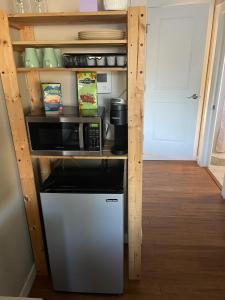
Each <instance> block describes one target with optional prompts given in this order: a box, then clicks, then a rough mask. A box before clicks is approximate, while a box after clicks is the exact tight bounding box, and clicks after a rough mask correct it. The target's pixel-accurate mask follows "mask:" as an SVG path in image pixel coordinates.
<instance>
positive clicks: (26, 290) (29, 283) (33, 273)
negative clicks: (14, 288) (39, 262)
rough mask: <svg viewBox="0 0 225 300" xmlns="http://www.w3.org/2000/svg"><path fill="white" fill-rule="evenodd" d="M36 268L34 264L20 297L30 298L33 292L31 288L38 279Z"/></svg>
mask: <svg viewBox="0 0 225 300" xmlns="http://www.w3.org/2000/svg"><path fill="white" fill-rule="evenodd" d="M36 274H37V272H36V268H35V264H33V266H32V267H31V270H30V272H29V274H28V276H27V279H26V281H25V283H24V285H23V288H22V290H21V292H20V295H19V297H28V296H29V294H30V291H31V288H32V286H33V283H34V280H35V278H36Z"/></svg>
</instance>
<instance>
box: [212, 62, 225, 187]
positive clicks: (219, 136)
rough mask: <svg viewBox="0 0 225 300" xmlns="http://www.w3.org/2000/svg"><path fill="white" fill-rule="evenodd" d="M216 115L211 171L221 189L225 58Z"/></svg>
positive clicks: (224, 142) (224, 156)
mask: <svg viewBox="0 0 225 300" xmlns="http://www.w3.org/2000/svg"><path fill="white" fill-rule="evenodd" d="M220 78H221V80H220V88H219V94H218V104H217V109H216V112H215V113H216V114H215V124H214V133H213V140H212V148H211V156H210V161H209V166H208V168H209V171H210V173H211V174H212V175H213V177H214V178H215V180H216V181H217V183H218V185H219V186H220V188H222V186H223V182H224V174H225V58H223V64H222V74H221V77H220Z"/></svg>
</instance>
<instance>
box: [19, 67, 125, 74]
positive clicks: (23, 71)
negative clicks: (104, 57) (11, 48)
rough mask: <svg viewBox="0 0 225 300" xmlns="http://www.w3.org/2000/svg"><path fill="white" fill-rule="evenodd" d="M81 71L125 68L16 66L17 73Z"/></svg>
mask: <svg viewBox="0 0 225 300" xmlns="http://www.w3.org/2000/svg"><path fill="white" fill-rule="evenodd" d="M34 71H38V72H83V71H92V72H99V71H100V72H101V71H104V72H126V71H127V68H119V67H115V68H108V67H102V68H97V67H86V68H17V72H18V73H29V72H34Z"/></svg>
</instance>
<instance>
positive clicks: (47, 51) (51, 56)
mask: <svg viewBox="0 0 225 300" xmlns="http://www.w3.org/2000/svg"><path fill="white" fill-rule="evenodd" d="M43 67H44V68H57V67H58V62H57V58H56V55H55V51H54V49H53V48H44V58H43Z"/></svg>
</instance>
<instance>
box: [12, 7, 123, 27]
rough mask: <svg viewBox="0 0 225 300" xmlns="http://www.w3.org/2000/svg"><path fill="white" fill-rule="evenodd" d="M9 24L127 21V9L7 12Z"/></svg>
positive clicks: (16, 25)
mask: <svg viewBox="0 0 225 300" xmlns="http://www.w3.org/2000/svg"><path fill="white" fill-rule="evenodd" d="M8 19H9V24H10V26H12V27H16V28H17V27H18V28H19V27H23V26H27V25H47V24H48V25H56V24H77V23H89V24H92V23H97V24H102V23H106V24H108V23H111V24H113V23H115V24H118V23H127V11H98V12H60V13H41V14H39V13H36V14H35V13H26V14H9V15H8Z"/></svg>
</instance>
